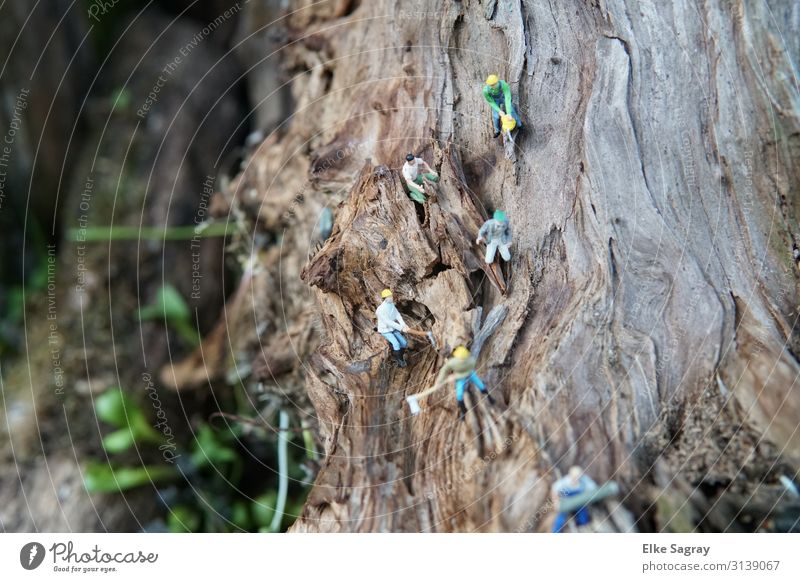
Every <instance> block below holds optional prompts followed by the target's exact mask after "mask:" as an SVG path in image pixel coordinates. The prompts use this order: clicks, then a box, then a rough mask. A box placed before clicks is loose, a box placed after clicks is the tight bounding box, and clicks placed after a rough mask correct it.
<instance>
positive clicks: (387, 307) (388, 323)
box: [375, 289, 408, 368]
mask: <svg viewBox="0 0 800 582" xmlns="http://www.w3.org/2000/svg"><path fill="white" fill-rule="evenodd" d="M381 298H382V299H383V302H382V303H381V304H380V305H379V306H378V309H376V310H375V316H376V317H377V318H378V333H380V334H381V335H382V336H383V337H385V338H386V341H388V342H389V344H390V345H391V346H392V354H393V355H394V359H395V362H397V365H398V366H400V367H401V368H405V367H406V359H405V357H404V353H405V350H406V348H407V347H408V340H406V337H405V336H404V335H403V333H402V332H404V331H408V326H407V325H406V322H405V321H403V316H402V315H400V312H399V311H397V307H395V305H394V298H393V296H392V290H391V289H384V290H383V291H381Z"/></svg>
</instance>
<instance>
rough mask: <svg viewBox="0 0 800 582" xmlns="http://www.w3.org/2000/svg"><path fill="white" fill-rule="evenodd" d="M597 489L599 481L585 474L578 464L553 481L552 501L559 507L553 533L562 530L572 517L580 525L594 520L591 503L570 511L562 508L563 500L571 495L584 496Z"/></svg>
mask: <svg viewBox="0 0 800 582" xmlns="http://www.w3.org/2000/svg"><path fill="white" fill-rule="evenodd" d="M596 490H597V483H595V482H594V481H593V480H592V478H591V477H589V476H587V475H584V473H583V469H582V468H580V467H578V466H574V467H570V469H569V472H568V473H567V474H566V475H565V476H564V477H562V478H561V479H559V480H558V481H556V482H555V483H553V487H552V489H551V492H550V496H551V501H552V502H553V505H555V506H556V507H558V508H559V513H558V515H556V521H555V522H554V523H553V533H559V532H562V531H563V530H564V526H566V525H567V522H568V521H569V520H570V518H574V520H575V525H577V526H579V527H580V526H584V525H588V524H589V523H590V522H591V521H592V517H591V516H590V515H589V509H588V507H587V506H588V505H589V503H586V504H585V505H581V506H579V507H577V508H574V509H571V510H570V511H565V510H564V509H563V508H562V505H563V500H564V499H565V498H569V497H577V496H582V495H584V494H586V493H591V492H593V491H596Z"/></svg>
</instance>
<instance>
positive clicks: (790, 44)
mask: <svg viewBox="0 0 800 582" xmlns="http://www.w3.org/2000/svg"><path fill="white" fill-rule="evenodd" d="M306 4H310V3H306ZM333 4H336V3H331V6H333ZM751 4H758V6H751ZM343 7H344V8H343ZM335 8H336V9H335V10H334V8H331V12H324V11H323V12H319V11H317V12H314V11H313V9H311V8H310V7H309V6H305V7H303V8H300V9H299V10H298V11H297V12H295V13H294V14H293V15H292V16H291V17H289V19H288V23H287V26H288V27H289V28H290V29H293V30H295V31H296V32H295V33H294V36H293V38H294V39H296V40H295V42H293V43H291V44H289V45H288V46H287V47H286V49H285V51H286V62H287V63H288V67H289V77H288V78H289V81H290V82H291V86H292V92H293V95H294V97H295V100H296V112H295V114H294V115H293V116H292V118H291V119H290V120H289V121H288V123H287V127H286V128H285V134H283V135H281V136H272V137H271V138H269V139H268V140H267V141H266V142H265V144H263V145H262V147H261V148H260V149H259V150H258V151H257V152H256V153H255V154H254V156H253V158H252V159H251V160H250V162H249V164H248V168H247V169H246V170H245V171H244V173H243V176H242V177H241V178H240V180H239V181H238V182H237V183H236V184H235V188H234V190H235V191H236V192H237V196H238V197H239V198H241V199H243V200H246V199H247V196H250V197H252V198H255V199H256V200H258V204H253V206H254V207H257V209H258V213H259V215H260V217H261V221H260V224H261V226H262V227H263V228H264V229H266V230H267V231H268V232H274V233H278V232H279V233H280V234H281V235H282V254H283V256H282V259H281V263H280V266H278V264H277V263H276V262H273V263H272V266H271V267H268V268H272V269H278V271H276V272H278V273H280V279H281V287H280V294H281V297H282V299H281V300H280V301H282V302H283V303H284V304H285V306H287V310H286V312H285V313H284V315H282V317H283V316H285V317H287V318H288V322H289V323H286V322H283V323H282V324H281V325H283V326H286V325H290V323H291V321H292V319H293V317H295V315H294V314H298V315H299V314H304V313H308V311H309V310H312V311H316V312H317V313H318V314H319V317H318V319H317V318H315V319H314V321H315V322H316V323H315V324H314V325H317V326H319V333H320V336H319V337H320V340H319V341H320V346H319V349H318V350H317V351H316V353H315V354H314V355H313V356H311V357H310V360H309V365H308V367H307V370H306V372H305V386H306V390H307V393H308V395H309V397H310V399H311V402H312V403H313V405H314V409H315V414H316V416H317V418H318V420H319V424H320V430H321V435H322V436H323V438H324V442H325V452H326V457H325V461H324V463H323V466H322V469H321V471H320V473H319V476H318V478H317V482H316V484H315V487H314V489H313V491H312V492H311V495H310V497H309V500H308V503H307V504H306V508H305V511H304V513H303V515H302V516H301V518H300V519H299V520H298V521H297V523H296V524H295V526H294V528H293V529H294V530H295V531H387V530H391V531H418V530H425V531H431V530H432V531H452V530H468V531H473V530H480V531H498V530H543V529H546V528H547V527H548V523H549V519H550V518H551V516H552V512H551V511H549V507H548V505H547V496H548V491H549V486H550V483H551V482H552V480H553V479H555V478H556V476H558V475H560V474H561V472H563V471H564V470H565V469H566V468H567V467H568V466H569V465H571V464H573V463H580V464H582V465H584V466H585V467H587V468H588V470H589V472H590V473H591V474H592V475H593V477H594V478H595V479H596V480H598V481H603V480H607V479H612V478H613V479H614V480H616V481H618V482H619V483H620V486H621V488H622V492H623V495H622V498H621V499H620V501H621V506H622V507H624V508H626V509H620V508H619V506H617V509H618V510H620V511H622V512H623V513H624V514H625V515H626V516H627V515H633V516H634V520H632V521H626V519H625V518H620V519H614V518H612V519H610V520H601V521H602V524H603V525H602V526H601V527H604V528H608V529H620V528H628V527H635V528H637V529H642V530H651V529H661V528H666V529H670V528H681V527H683V528H686V527H695V526H698V524H699V527H700V529H723V528H725V527H727V528H728V529H732V530H747V529H757V528H767V529H768V528H770V527H773V525H774V523H775V522H774V520H772V521H770V520H768V519H767V517H768V515H770V514H776V513H778V512H780V511H783V509H782V508H783V507H784V505H785V503H784V501H782V500H781V496H780V492H781V489H780V487H779V486H778V484H777V479H778V477H779V476H780V474H784V473H787V474H789V475H793V474H794V472H795V471H796V468H797V463H798V461H800V431H797V430H796V428H797V425H798V421H799V420H800V397H799V396H800V395H799V394H798V386H797V378H798V371H799V370H800V368H798V363H797V359H796V357H795V354H796V353H797V349H798V347H799V346H798V334H797V330H796V317H797V305H798V301H797V299H798V291H797V281H798V276H797V275H798V272H797V265H796V263H795V261H794V258H793V254H794V253H795V252H796V251H795V249H796V248H797V247H796V237H797V232H798V229H797V218H798V216H797V212H798V210H797V203H798V198H797V187H798V171H799V170H798V167H797V165H796V163H794V162H795V158H796V155H797V151H798V144H799V143H800V142H799V141H798V140H800V137H798V136H800V133H798V130H799V129H800V126H799V123H800V120H799V119H798V109H797V103H798V91H797V85H796V77H795V76H794V75H795V71H794V69H792V66H791V64H790V59H791V58H794V59H795V60H796V58H797V55H798V51H797V38H798V35H797V32H798V22H797V20H796V17H793V16H792V14H793V13H792V11H791V3H790V2H770V3H768V4H767V3H749V2H732V3H730V2H725V3H723V2H713V1H709V2H683V3H678V4H671V3H655V2H644V3H638V2H637V3H633V2H622V1H609V2H557V3H539V2H519V1H512V2H483V3H481V2H477V1H476V0H467V1H463V2H450V1H430V2H421V1H420V2H403V3H394V2H363V3H355V2H342V3H338V4H336V7H335ZM489 73H498V74H500V75H501V77H504V78H506V79H507V80H508V81H509V82H510V83H511V85H512V88H513V90H514V94H515V96H516V97H515V98H516V99H517V100H518V101H519V105H520V107H521V109H522V112H523V121H524V123H525V126H526V127H525V130H524V131H523V132H522V133H520V134H519V137H518V140H517V150H516V152H515V154H516V155H515V157H516V162H515V163H514V162H512V161H509V160H507V159H505V157H504V154H503V151H502V145H501V144H500V143H499V142H497V141H494V140H492V139H491V133H490V123H489V113H488V107H486V105H485V103H484V102H483V101H482V97H481V94H480V89H481V86H482V80H483V79H484V78H485V77H486V76H487V75H488V74H489ZM409 150H413V151H415V152H416V153H418V154H421V155H422V156H423V157H424V158H425V159H426V160H427V161H428V162H429V163H431V165H432V166H433V167H434V168H435V169H436V170H437V171H438V172H439V173H440V175H441V180H440V182H439V184H438V185H437V186H436V187H435V188H434V189H433V190H434V191H435V193H436V194H435V196H434V197H432V199H431V200H430V201H429V202H428V203H427V204H425V206H424V207H421V206H417V205H415V204H414V203H413V202H412V201H411V200H409V199H408V197H407V196H405V195H404V192H403V188H402V184H401V177H400V176H399V169H400V166H401V165H402V160H403V156H404V154H405V153H406V152H407V151H409ZM248 193H249V194H248ZM326 205H329V206H333V207H335V214H336V223H335V227H334V231H333V234H332V236H331V238H330V239H329V240H327V242H325V244H324V245H323V246H322V248H321V249H319V250H316V249H315V248H314V245H315V244H316V243H315V236H316V235H315V230H314V225H315V222H316V220H317V218H318V216H319V213H320V211H321V209H322V208H323V207H324V206H326ZM337 205H338V206H337ZM497 207H500V208H503V209H504V210H506V211H507V212H508V213H509V216H510V219H511V221H512V224H513V227H514V231H515V235H516V236H515V244H514V247H513V249H512V253H513V258H512V262H511V265H510V266H509V267H508V271H507V273H508V274H509V275H510V276H509V277H508V279H509V288H508V293H507V295H506V296H505V297H504V296H502V295H501V294H500V293H499V292H498V291H497V290H496V289H495V288H494V287H493V286H492V284H491V282H490V281H489V280H488V279H487V277H485V276H484V273H483V271H482V270H481V269H482V260H481V254H482V249H479V248H477V247H476V246H475V245H474V238H475V233H476V232H477V228H478V226H479V225H480V223H481V221H482V220H483V218H484V217H485V216H486V215H487V214H488V213H489V212H491V210H493V209H494V208H497ZM309 249H310V255H311V256H310V258H309V260H308V262H307V263H306V264H303V263H305V258H306V257H305V255H306V254H309ZM301 270H302V281H303V282H305V283H307V284H308V285H310V286H311V290H312V291H309V289H308V288H307V287H305V285H304V283H303V282H300V281H298V279H297V276H298V275H300V274H301V273H300V271H301ZM386 286H389V287H392V288H393V289H394V291H395V295H396V299H397V303H398V306H399V307H400V309H401V310H402V311H403V313H404V314H405V315H406V316H407V318H408V319H410V320H412V321H414V322H415V323H419V322H420V321H422V320H423V319H424V325H426V326H430V327H431V328H432V329H433V330H434V332H435V334H436V336H437V337H438V338H442V342H443V346H442V350H441V351H442V352H444V351H445V349H447V348H452V347H453V346H455V345H457V344H458V343H460V342H469V341H471V339H472V334H473V323H474V320H475V316H476V313H477V310H478V308H482V309H483V311H484V313H488V311H489V310H490V309H491V308H493V307H496V306H498V305H504V306H505V307H507V309H508V314H507V316H506V319H505V321H504V323H503V324H502V326H501V327H500V328H499V329H498V330H497V331H496V332H495V333H494V334H493V335H492V336H491V337H489V339H488V340H487V341H486V343H485V345H484V347H483V350H482V353H481V357H480V361H479V364H480V373H481V375H482V376H483V377H484V379H485V380H487V382H488V384H489V386H490V387H491V389H492V390H493V392H494V394H495V395H497V397H498V398H499V400H500V401H501V402H502V405H501V406H500V407H499V408H498V409H496V410H491V409H489V408H487V407H486V406H484V405H483V404H481V405H480V406H479V407H478V412H477V413H473V414H471V415H470V416H469V417H468V422H467V423H465V424H459V423H458V422H457V421H456V408H455V399H454V397H453V395H452V391H450V390H448V391H446V392H445V391H442V392H441V393H440V394H438V395H437V396H435V397H434V398H433V400H434V402H432V404H431V405H430V406H429V407H428V408H427V409H424V411H423V413H422V414H421V415H420V416H418V417H414V418H411V417H410V416H409V413H408V409H407V407H405V405H404V398H405V396H406V395H409V394H413V393H415V392H419V391H421V390H422V389H424V388H425V387H427V386H429V385H430V384H431V383H432V381H433V378H434V376H435V373H436V371H437V369H438V367H439V366H440V365H441V363H442V361H443V359H442V354H439V353H437V352H436V351H435V350H433V349H432V348H431V347H429V346H427V345H425V344H424V343H420V344H412V350H411V355H410V358H409V360H410V365H409V366H408V367H407V368H405V369H397V368H394V367H393V366H392V365H391V364H389V363H388V358H387V356H388V351H387V349H386V347H385V343H384V342H383V340H382V339H381V338H380V336H379V335H377V334H376V333H375V332H374V331H373V327H374V315H373V312H374V309H375V307H376V306H377V303H378V301H379V297H378V295H379V292H380V290H381V289H382V288H383V287H386ZM277 292H278V291H276V293H277ZM269 301H270V302H273V303H274V302H275V301H277V300H276V299H275V298H274V297H272V298H270V299H269ZM309 325H311V324H309ZM421 325H422V324H421ZM278 327H281V326H280V325H279V326H278ZM278 332H280V329H278V330H276V331H275V332H274V333H278ZM270 336H271V334H270V333H268V334H265V337H264V338H262V345H263V344H265V343H268V342H269V341H270ZM299 365H300V364H299V363H298V366H299ZM775 501H778V503H773V502H775ZM628 512H629V513H628ZM620 515H622V514H620ZM634 523H635V525H634ZM625 524H627V525H625ZM676 524H680V526H678V525H676Z"/></svg>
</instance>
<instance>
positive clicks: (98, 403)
mask: <svg viewBox="0 0 800 582" xmlns="http://www.w3.org/2000/svg"><path fill="white" fill-rule="evenodd" d="M133 408H134V404H133V402H132V401H131V399H130V398H128V396H127V395H126V394H125V393H124V392H123V391H122V389H121V388H119V387H115V388H109V389H108V390H106V391H105V392H103V393H102V394H101V395H100V396H98V397H97V398H95V399H94V411H95V414H96V415H97V418H99V419H100V420H102V421H104V422H107V423H108V424H112V425H114V426H116V427H117V428H121V427H124V426H128V414H130V411H131V410H133Z"/></svg>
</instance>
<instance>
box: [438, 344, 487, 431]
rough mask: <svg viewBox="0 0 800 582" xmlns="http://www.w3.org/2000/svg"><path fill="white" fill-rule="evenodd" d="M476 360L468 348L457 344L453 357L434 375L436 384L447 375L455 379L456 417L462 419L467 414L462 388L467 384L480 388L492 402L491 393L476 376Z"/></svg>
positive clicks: (440, 382)
mask: <svg viewBox="0 0 800 582" xmlns="http://www.w3.org/2000/svg"><path fill="white" fill-rule="evenodd" d="M476 365H477V362H476V361H475V358H473V357H472V355H471V354H470V353H469V350H468V349H467V348H465V347H464V346H458V347H457V348H456V349H455V350H453V357H452V358H450V359H448V360H447V361H446V362H445V363H444V366H442V369H441V370H439V375H438V376H437V377H436V385H437V386H438V385H440V384H442V383H443V382H444V381H445V379H446V378H447V377H448V376H449V375H451V374H452V375H453V377H454V378H455V381H456V400H457V401H458V417H459V419H460V420H464V417H465V416H466V414H467V407H466V406H465V405H464V390H465V389H466V388H468V386H469V384H475V386H477V387H478V390H480V392H481V394H486V397H487V398H488V399H489V403H490V404H494V399H493V398H492V396H491V394H489V392H488V391H487V390H486V386H485V385H484V383H483V381H482V380H481V379H480V378H479V377H478V374H477V373H476V372H475V366H476Z"/></svg>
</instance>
